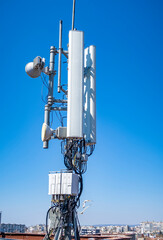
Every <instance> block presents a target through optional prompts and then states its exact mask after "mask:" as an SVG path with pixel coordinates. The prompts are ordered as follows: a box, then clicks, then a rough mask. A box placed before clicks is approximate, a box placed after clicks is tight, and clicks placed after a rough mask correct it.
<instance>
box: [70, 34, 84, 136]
mask: <svg viewBox="0 0 163 240" xmlns="http://www.w3.org/2000/svg"><path fill="white" fill-rule="evenodd" d="M83 84H84V33H83V32H81V31H70V32H69V60H68V108H67V137H68V138H83V88H84V86H83Z"/></svg>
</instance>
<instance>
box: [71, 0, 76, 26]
mask: <svg viewBox="0 0 163 240" xmlns="http://www.w3.org/2000/svg"><path fill="white" fill-rule="evenodd" d="M74 22H75V0H73V9H72V30H74Z"/></svg>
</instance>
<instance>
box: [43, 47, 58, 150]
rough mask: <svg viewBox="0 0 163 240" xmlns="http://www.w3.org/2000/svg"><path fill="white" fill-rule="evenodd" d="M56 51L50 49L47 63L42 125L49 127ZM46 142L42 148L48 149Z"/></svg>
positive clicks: (52, 48)
mask: <svg viewBox="0 0 163 240" xmlns="http://www.w3.org/2000/svg"><path fill="white" fill-rule="evenodd" d="M56 53H57V50H56V48H55V47H53V46H52V47H51V48H50V62H49V87H48V104H47V105H45V113H44V123H46V124H47V125H48V126H49V121H50V107H51V106H52V104H53V85H54V76H55V71H54V64H55V55H56ZM48 145H49V144H48V140H47V141H44V142H43V148H45V149H46V148H48Z"/></svg>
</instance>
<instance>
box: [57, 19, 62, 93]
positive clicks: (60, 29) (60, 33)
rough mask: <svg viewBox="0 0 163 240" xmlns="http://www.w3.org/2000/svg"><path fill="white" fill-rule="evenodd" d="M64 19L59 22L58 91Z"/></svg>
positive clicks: (59, 86)
mask: <svg viewBox="0 0 163 240" xmlns="http://www.w3.org/2000/svg"><path fill="white" fill-rule="evenodd" d="M61 56H62V20H60V22H59V56H58V92H59V93H60V88H61Z"/></svg>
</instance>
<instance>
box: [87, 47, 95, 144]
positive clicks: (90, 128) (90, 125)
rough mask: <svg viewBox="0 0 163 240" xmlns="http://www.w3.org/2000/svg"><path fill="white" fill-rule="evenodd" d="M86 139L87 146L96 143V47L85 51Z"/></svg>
mask: <svg viewBox="0 0 163 240" xmlns="http://www.w3.org/2000/svg"><path fill="white" fill-rule="evenodd" d="M84 67H85V76H84V137H85V140H86V144H88V145H92V144H95V143H96V47H95V46H93V45H91V46H89V47H88V48H86V49H85V50H84Z"/></svg>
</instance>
